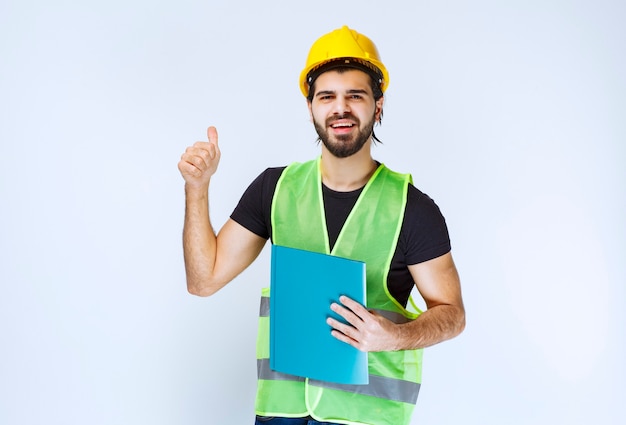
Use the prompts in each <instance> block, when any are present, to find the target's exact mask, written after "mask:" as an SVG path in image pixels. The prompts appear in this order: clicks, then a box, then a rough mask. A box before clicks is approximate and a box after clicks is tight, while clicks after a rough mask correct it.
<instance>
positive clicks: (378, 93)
mask: <svg viewBox="0 0 626 425" xmlns="http://www.w3.org/2000/svg"><path fill="white" fill-rule="evenodd" d="M355 69H356V70H358V71H363V72H365V73H366V74H367V75H369V77H370V87H371V88H372V93H373V94H374V101H375V102H376V101H378V99H380V98H381V97H383V90H382V84H381V82H382V73H381V72H380V71H379V70H378V69H373V68H371V67H370V66H366V65H365V64H362V63H361V62H360V61H359V62H353V61H351V62H348V63H346V61H344V60H337V61H333V62H329V63H326V64H324V65H322V66H320V67H318V68H316V69H313V70H311V71H310V72H309V74H308V75H307V82H308V84H309V94H308V96H307V100H308V101H309V102H313V96H314V94H315V81H316V80H317V78H318V77H319V76H320V75H322V74H323V73H324V72H327V71H337V72H339V73H340V74H341V73H344V72H347V71H352V70H355ZM382 121H383V110H382V108H381V109H380V116H379V117H378V121H377V124H379V125H380V124H382ZM372 139H373V140H374V142H378V143H382V142H381V141H380V139H379V138H378V137H376V134H375V133H374V131H373V130H372Z"/></svg>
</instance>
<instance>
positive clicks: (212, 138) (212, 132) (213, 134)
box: [206, 126, 217, 145]
mask: <svg viewBox="0 0 626 425" xmlns="http://www.w3.org/2000/svg"><path fill="white" fill-rule="evenodd" d="M206 135H207V138H208V139H209V143H215V144H216V145H217V129H216V128H215V127H213V126H211V127H209V128H207V130H206Z"/></svg>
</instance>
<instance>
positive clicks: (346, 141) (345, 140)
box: [313, 113, 376, 158]
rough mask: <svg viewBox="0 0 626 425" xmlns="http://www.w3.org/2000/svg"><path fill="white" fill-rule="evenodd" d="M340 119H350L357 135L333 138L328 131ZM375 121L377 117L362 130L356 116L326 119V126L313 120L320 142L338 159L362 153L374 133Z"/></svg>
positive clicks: (346, 115)
mask: <svg viewBox="0 0 626 425" xmlns="http://www.w3.org/2000/svg"><path fill="white" fill-rule="evenodd" d="M340 119H350V120H352V121H354V123H355V127H356V129H357V133H356V134H354V135H353V134H342V135H339V136H331V135H330V134H329V132H328V131H327V130H326V129H327V128H329V127H330V125H331V124H332V123H333V121H336V120H340ZM375 120H376V118H375V116H372V119H371V120H370V121H369V122H367V123H365V125H364V126H363V127H362V128H361V121H360V120H359V119H358V118H357V117H355V116H354V115H352V114H350V113H346V114H343V115H341V116H336V117H332V118H328V119H326V123H325V125H322V124H320V123H319V122H318V121H317V120H315V119H313V125H314V126H315V131H316V132H317V135H318V137H319V140H321V141H322V143H323V144H324V146H326V149H328V151H329V152H330V153H331V154H332V155H333V156H335V157H337V158H347V157H349V156H352V155H354V154H355V153H357V152H358V151H360V150H361V148H362V147H363V145H365V143H366V142H367V141H368V140H369V139H370V137H371V136H372V132H373V131H374V123H375Z"/></svg>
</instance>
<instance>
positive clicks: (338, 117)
mask: <svg viewBox="0 0 626 425" xmlns="http://www.w3.org/2000/svg"><path fill="white" fill-rule="evenodd" d="M339 120H351V121H354V122H355V123H356V125H357V126H358V125H360V124H361V121H360V120H359V119H358V118H357V117H356V116H354V115H352V113H350V112H344V113H343V114H341V115H335V116H332V117H330V118H326V126H327V127H328V126H330V125H332V123H334V122H335V121H339Z"/></svg>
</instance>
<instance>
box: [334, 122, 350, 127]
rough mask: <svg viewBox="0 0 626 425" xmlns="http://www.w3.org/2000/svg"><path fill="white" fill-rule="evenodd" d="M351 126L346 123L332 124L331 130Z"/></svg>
mask: <svg viewBox="0 0 626 425" xmlns="http://www.w3.org/2000/svg"><path fill="white" fill-rule="evenodd" d="M352 125H353V124H348V123H341V124H333V125H332V126H331V127H333V128H337V127H352Z"/></svg>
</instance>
